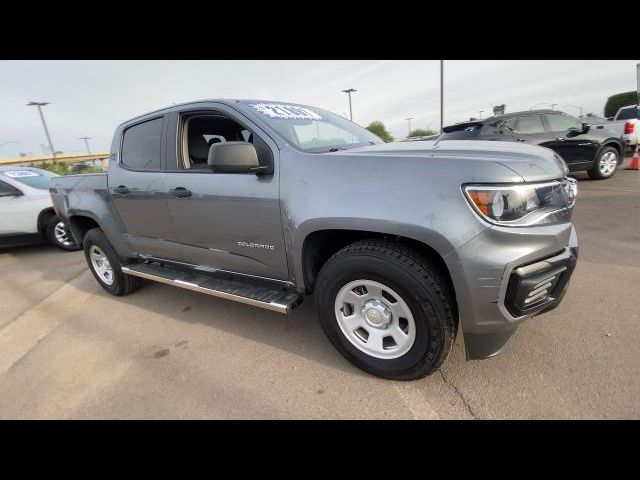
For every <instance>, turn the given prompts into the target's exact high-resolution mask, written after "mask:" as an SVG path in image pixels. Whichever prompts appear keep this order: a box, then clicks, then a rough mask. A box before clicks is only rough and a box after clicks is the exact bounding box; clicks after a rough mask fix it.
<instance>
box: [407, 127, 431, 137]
mask: <svg viewBox="0 0 640 480" xmlns="http://www.w3.org/2000/svg"><path fill="white" fill-rule="evenodd" d="M435 134H436V132H434V131H433V130H428V129H427V130H425V129H424V128H416V129H415V130H411V132H409V136H408V137H407V138H412V137H429V136H431V135H435Z"/></svg>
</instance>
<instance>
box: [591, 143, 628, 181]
mask: <svg viewBox="0 0 640 480" xmlns="http://www.w3.org/2000/svg"><path fill="white" fill-rule="evenodd" d="M619 160H620V154H619V153H618V150H616V149H615V148H613V147H605V148H603V149H602V150H601V151H600V152H599V153H598V157H597V158H596V161H595V163H594V164H593V168H592V169H591V170H589V171H588V172H587V173H588V174H589V176H590V177H591V178H594V179H596V180H604V179H605V178H610V177H612V176H613V174H614V173H616V170H617V168H618V161H619Z"/></svg>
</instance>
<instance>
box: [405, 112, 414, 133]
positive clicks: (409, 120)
mask: <svg viewBox="0 0 640 480" xmlns="http://www.w3.org/2000/svg"><path fill="white" fill-rule="evenodd" d="M405 120H406V121H407V123H408V124H409V133H408V134H407V138H409V135H411V120H413V117H409V118H405Z"/></svg>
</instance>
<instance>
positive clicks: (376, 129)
mask: <svg viewBox="0 0 640 480" xmlns="http://www.w3.org/2000/svg"><path fill="white" fill-rule="evenodd" d="M367 130H369V131H370V132H371V133H374V134H376V135H377V136H379V137H380V138H381V139H382V140H384V141H385V142H393V137H392V136H391V134H390V133H389V132H387V129H386V127H385V126H384V123H382V122H380V121H379V120H376V121H375V122H371V123H370V124H369V126H368V127H367Z"/></svg>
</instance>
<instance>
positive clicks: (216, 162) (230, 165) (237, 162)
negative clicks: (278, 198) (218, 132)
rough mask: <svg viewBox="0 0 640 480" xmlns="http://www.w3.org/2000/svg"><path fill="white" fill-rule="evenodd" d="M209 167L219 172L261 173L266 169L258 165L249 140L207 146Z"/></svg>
mask: <svg viewBox="0 0 640 480" xmlns="http://www.w3.org/2000/svg"><path fill="white" fill-rule="evenodd" d="M207 164H208V165H209V168H211V169H212V170H214V171H216V172H220V173H256V174H259V173H263V172H264V171H266V170H267V169H268V167H266V166H260V162H259V161H258V152H256V148H255V147H254V146H253V144H252V143H249V142H222V143H214V144H213V145H211V147H210V148H209V158H208V159H207Z"/></svg>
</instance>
